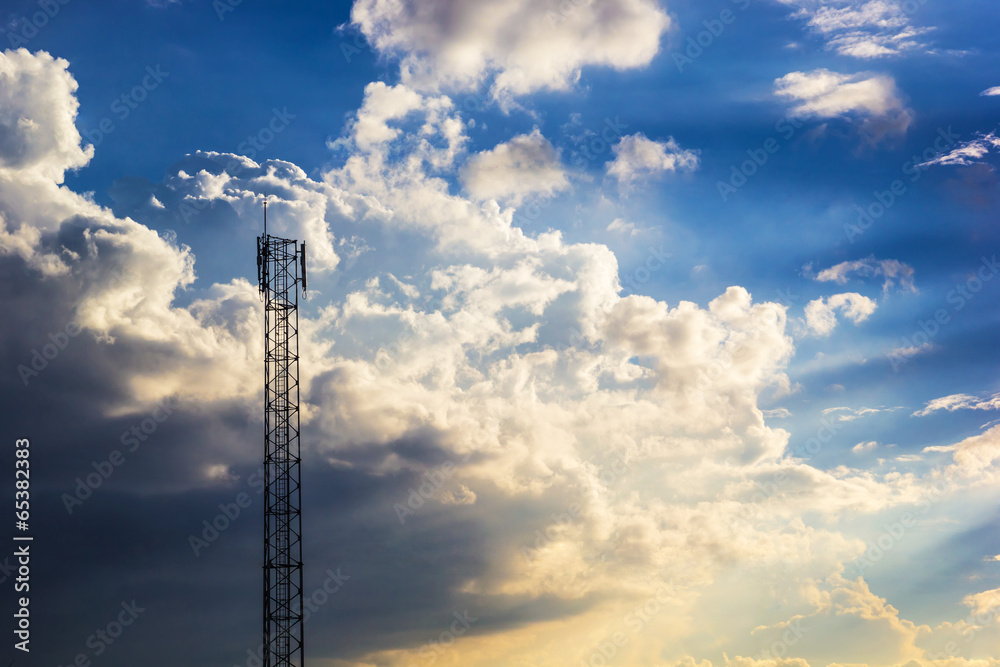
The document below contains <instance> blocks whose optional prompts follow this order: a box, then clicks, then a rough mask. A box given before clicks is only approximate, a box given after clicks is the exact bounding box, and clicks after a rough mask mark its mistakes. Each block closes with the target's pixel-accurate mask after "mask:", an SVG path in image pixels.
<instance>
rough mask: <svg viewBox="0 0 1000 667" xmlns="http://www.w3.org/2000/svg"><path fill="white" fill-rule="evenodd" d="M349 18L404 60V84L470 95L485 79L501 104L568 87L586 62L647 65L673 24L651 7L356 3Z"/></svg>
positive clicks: (609, 0) (623, 3)
mask: <svg viewBox="0 0 1000 667" xmlns="http://www.w3.org/2000/svg"><path fill="white" fill-rule="evenodd" d="M351 20H352V22H353V23H354V24H355V25H357V26H358V27H359V28H360V30H361V31H362V32H363V33H364V34H365V36H366V37H367V38H368V41H369V42H371V43H372V44H374V45H375V47H376V48H378V49H379V50H380V51H381V52H383V53H389V54H393V55H397V56H399V57H400V58H401V71H402V74H403V82H404V83H407V84H408V85H410V86H411V87H415V88H418V89H427V88H431V89H434V88H437V87H439V86H446V87H454V88H458V89H475V88H478V87H479V85H480V84H481V83H482V82H483V81H485V80H487V79H488V78H491V77H492V92H493V95H494V96H495V97H497V98H499V99H501V100H504V99H509V98H510V97H511V96H516V95H522V94H525V93H529V92H532V91H535V90H543V89H550V90H565V89H567V88H569V87H570V86H571V85H572V84H573V83H574V82H575V81H576V80H577V78H578V77H579V76H580V71H581V70H582V68H584V67H586V66H589V65H595V66H606V67H611V68H614V69H619V70H621V69H630V68H636V67H643V66H645V65H648V64H649V63H650V61H651V60H652V59H653V57H654V56H655V55H656V54H657V52H658V51H659V48H660V37H661V36H662V35H663V33H664V32H665V31H666V30H667V29H668V28H669V27H670V18H669V16H668V15H667V13H666V12H665V11H664V10H663V8H662V7H661V6H660V4H659V3H658V2H656V1H655V0H592V1H588V2H565V1H563V0H540V1H538V2H525V1H524V0H487V1H486V2H453V1H450V0H358V1H357V2H355V3H354V7H353V8H352V10H351Z"/></svg>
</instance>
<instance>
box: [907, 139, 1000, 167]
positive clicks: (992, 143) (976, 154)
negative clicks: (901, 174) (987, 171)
mask: <svg viewBox="0 0 1000 667" xmlns="http://www.w3.org/2000/svg"><path fill="white" fill-rule="evenodd" d="M998 149H1000V137H997V136H996V133H995V132H990V133H989V134H982V133H980V135H979V138H978V139H973V140H972V141H967V142H964V143H962V144H961V145H959V147H958V148H956V149H954V150H952V151H951V152H950V153H945V154H944V155H940V156H938V157H936V158H934V159H932V160H928V161H927V162H923V163H921V164H919V165H917V166H918V167H932V166H935V165H940V166H948V165H958V166H962V167H967V166H970V165H973V164H982V163H984V162H985V160H984V159H983V158H985V157H986V156H987V155H989V154H990V153H992V152H993V151H994V150H998Z"/></svg>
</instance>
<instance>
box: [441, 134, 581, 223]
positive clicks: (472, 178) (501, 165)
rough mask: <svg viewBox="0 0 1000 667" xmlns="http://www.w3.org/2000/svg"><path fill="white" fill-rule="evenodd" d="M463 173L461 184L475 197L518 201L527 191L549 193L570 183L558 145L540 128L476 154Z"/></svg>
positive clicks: (516, 202)
mask: <svg viewBox="0 0 1000 667" xmlns="http://www.w3.org/2000/svg"><path fill="white" fill-rule="evenodd" d="M460 176H461V180H462V185H463V186H464V187H465V189H466V190H467V191H468V192H469V194H471V195H472V196H473V197H475V198H476V199H496V200H497V201H502V202H503V201H506V202H510V203H512V204H515V205H516V204H519V203H521V202H522V201H523V200H524V198H525V197H526V196H528V195H531V194H538V195H543V196H547V195H551V194H553V193H555V192H558V191H560V190H565V189H567V188H568V187H569V179H568V178H567V177H566V172H565V171H564V170H563V168H562V165H561V164H560V162H559V156H558V154H557V153H556V150H555V148H553V147H552V144H551V143H550V142H549V140H548V139H546V138H545V137H543V136H542V134H541V132H539V131H538V129H537V128H536V129H535V130H534V131H532V133H531V134H520V135H518V136H516V137H513V138H512V139H510V141H506V142H504V143H501V144H498V145H497V146H495V147H494V148H492V149H490V150H487V151H483V152H481V153H477V154H476V155H473V156H472V157H471V158H469V160H468V161H467V162H466V163H465V165H464V166H463V167H462V170H461V174H460Z"/></svg>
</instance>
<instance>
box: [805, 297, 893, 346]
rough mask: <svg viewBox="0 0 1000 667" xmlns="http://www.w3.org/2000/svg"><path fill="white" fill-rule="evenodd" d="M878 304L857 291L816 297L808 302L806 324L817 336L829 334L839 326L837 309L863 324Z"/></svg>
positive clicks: (853, 320) (855, 322) (856, 322)
mask: <svg viewBox="0 0 1000 667" xmlns="http://www.w3.org/2000/svg"><path fill="white" fill-rule="evenodd" d="M877 305H878V304H876V303H875V301H873V300H871V299H869V298H868V297H866V296H862V295H860V294H858V293H856V292H847V293H845V294H835V295H833V296H831V297H827V298H819V299H815V300H813V301H810V302H809V303H808V304H806V308H805V314H806V326H807V327H808V328H809V329H810V330H811V332H812V333H813V335H815V336H829V335H830V334H831V333H832V332H833V330H834V328H836V326H837V311H840V312H841V313H842V314H843V315H844V316H845V317H847V318H848V319H850V320H851V321H852V322H854V324H861V323H862V322H864V321H865V320H867V319H868V317H869V316H870V315H871V314H872V313H874V312H875V309H876V307H877Z"/></svg>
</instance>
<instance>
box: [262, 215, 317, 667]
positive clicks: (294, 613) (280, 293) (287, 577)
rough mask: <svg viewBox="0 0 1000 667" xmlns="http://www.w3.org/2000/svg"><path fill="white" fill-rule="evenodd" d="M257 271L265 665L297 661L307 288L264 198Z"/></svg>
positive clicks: (296, 254)
mask: <svg viewBox="0 0 1000 667" xmlns="http://www.w3.org/2000/svg"><path fill="white" fill-rule="evenodd" d="M300 270H301V273H300ZM257 279H258V283H259V285H260V294H261V299H262V300H263V301H264V481H265V491H264V667H302V666H303V665H304V664H305V654H304V652H303V633H302V624H303V609H302V513H301V510H302V486H301V479H302V478H301V474H300V464H301V458H300V456H299V291H298V286H299V285H300V284H301V285H302V289H303V291H304V290H305V289H306V244H305V243H303V244H302V246H301V247H299V246H298V242H297V241H294V240H291V239H283V238H278V237H276V236H270V235H268V233H267V201H266V200H265V202H264V234H263V236H258V237H257Z"/></svg>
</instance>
